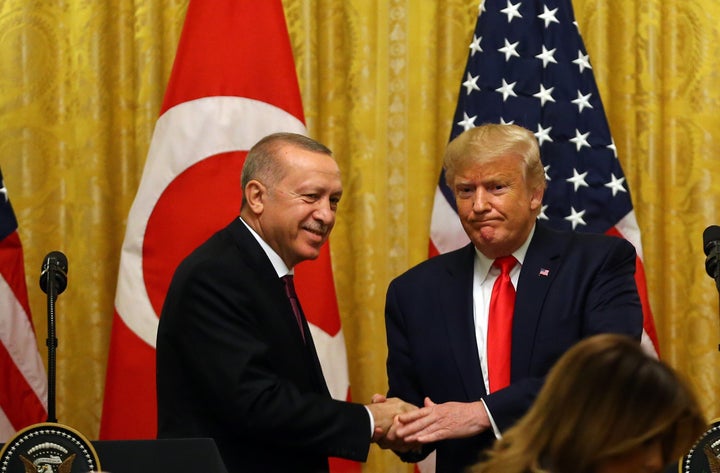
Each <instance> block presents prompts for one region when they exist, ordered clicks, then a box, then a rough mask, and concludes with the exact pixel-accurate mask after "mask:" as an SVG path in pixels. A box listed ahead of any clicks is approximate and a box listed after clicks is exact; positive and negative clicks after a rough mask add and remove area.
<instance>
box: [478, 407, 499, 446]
mask: <svg viewBox="0 0 720 473" xmlns="http://www.w3.org/2000/svg"><path fill="white" fill-rule="evenodd" d="M480 400H481V401H482V403H483V406H485V412H487V415H488V419H490V425H491V426H492V429H493V433H494V434H495V438H498V439H499V438H502V433H501V432H500V429H498V426H497V424H496V423H495V419H493V416H492V412H490V409H488V406H487V404H485V399H480Z"/></svg>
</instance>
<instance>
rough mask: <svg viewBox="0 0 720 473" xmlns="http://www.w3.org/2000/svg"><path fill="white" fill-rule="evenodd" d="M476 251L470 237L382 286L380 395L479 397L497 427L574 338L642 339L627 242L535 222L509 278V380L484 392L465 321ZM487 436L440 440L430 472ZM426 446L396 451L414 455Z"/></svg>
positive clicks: (417, 400) (455, 465) (472, 453)
mask: <svg viewBox="0 0 720 473" xmlns="http://www.w3.org/2000/svg"><path fill="white" fill-rule="evenodd" d="M474 257H475V249H474V247H473V245H472V244H470V245H468V246H465V247H464V248H461V249H459V250H456V251H453V252H450V253H446V254H443V255H440V256H437V257H435V258H431V259H430V260H428V261H425V262H423V263H421V264H419V265H417V266H415V267H414V268H412V269H410V270H409V271H407V272H406V273H405V274H403V275H401V276H399V277H398V278H396V279H395V280H394V281H392V282H391V283H390V286H389V288H388V293H387V301H386V308H385V319H386V329H387V341H388V359H387V373H388V382H389V392H388V396H398V397H400V398H402V399H404V400H406V401H408V402H411V403H414V404H417V405H422V403H423V398H424V397H425V396H429V397H430V398H431V399H432V400H433V401H434V402H436V403H442V402H447V401H461V402H470V401H477V400H480V399H484V401H485V403H486V405H487V406H488V409H489V410H490V412H491V414H492V416H493V418H494V420H495V422H496V423H497V425H498V428H499V429H500V430H501V431H502V430H505V429H507V428H508V427H509V426H511V425H512V424H513V423H514V422H515V421H516V420H517V419H518V418H520V417H521V416H522V415H523V414H524V413H525V411H527V409H528V408H529V406H530V404H531V403H532V402H533V400H534V399H535V396H536V395H537V392H538V391H539V389H540V387H541V386H542V384H543V381H544V377H545V375H546V374H547V372H548V370H549V369H550V367H551V366H552V365H553V364H554V363H555V361H556V360H557V359H558V357H560V355H562V354H563V353H564V352H565V351H566V350H567V349H568V348H569V347H570V346H571V345H573V344H574V343H575V342H577V341H578V340H580V339H582V338H584V337H587V336H590V335H593V334H597V333H601V332H617V333H624V334H628V335H631V336H633V337H635V338H637V339H638V340H639V339H640V337H641V334H642V308H641V305H640V300H639V297H638V293H637V287H636V285H635V280H634V273H635V250H634V248H633V246H632V245H631V244H630V243H628V242H627V241H626V240H623V239H620V238H615V237H609V236H604V235H589V234H579V233H570V232H556V231H553V230H550V229H548V228H547V227H544V226H542V225H541V224H539V223H538V225H537V226H536V229H535V234H534V236H533V238H532V240H531V242H530V245H529V247H528V250H527V254H526V256H525V261H524V262H523V265H522V269H521V271H520V277H519V280H518V285H517V296H516V302H515V312H514V316H513V335H512V337H513V340H512V358H511V385H510V386H509V387H507V388H505V389H502V390H499V391H497V392H495V393H493V394H491V395H488V394H487V393H486V392H485V385H484V383H483V378H482V372H481V369H480V362H479V358H478V352H477V342H476V339H475V328H474V323H473V300H472V279H473V261H474ZM545 273H547V274H546V275H545ZM494 439H495V437H494V434H493V432H492V431H486V432H484V433H483V434H481V435H478V436H475V437H472V438H468V439H460V440H448V441H443V442H439V443H438V444H437V445H435V446H436V447H437V458H436V464H437V471H438V472H442V473H455V472H461V471H463V468H464V467H465V466H467V465H470V464H472V463H475V462H476V461H477V459H478V455H479V454H480V453H481V451H482V450H483V449H487V448H488V447H489V446H491V445H492V442H493V441H494ZM430 447H432V446H430ZM431 449H432V448H426V449H425V451H424V452H423V455H421V456H413V455H401V457H402V458H403V459H404V460H406V461H417V460H418V459H420V458H422V457H423V456H425V455H427V454H428V453H429V451H430V450H431Z"/></svg>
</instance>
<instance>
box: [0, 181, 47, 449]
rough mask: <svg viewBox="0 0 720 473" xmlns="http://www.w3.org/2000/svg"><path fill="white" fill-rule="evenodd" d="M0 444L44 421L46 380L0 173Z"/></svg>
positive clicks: (13, 220)
mask: <svg viewBox="0 0 720 473" xmlns="http://www.w3.org/2000/svg"><path fill="white" fill-rule="evenodd" d="M0 373H2V374H0V443H2V442H6V441H7V440H8V439H9V438H10V437H12V435H13V434H14V433H15V432H17V431H18V430H20V429H22V428H24V427H27V426H29V425H31V424H36V423H38V422H44V421H45V420H46V419H47V378H46V377H45V367H44V366H43V363H42V360H41V358H40V352H39V351H38V346H37V341H36V339H35V329H34V328H33V323H32V318H31V317H30V306H29V304H28V294H27V286H26V284H25V268H24V262H23V251H22V245H21V244H20V237H19V236H18V232H17V219H16V218H15V213H14V212H13V209H12V206H11V205H10V199H9V197H8V192H7V188H6V187H5V184H4V182H3V177H2V171H0Z"/></svg>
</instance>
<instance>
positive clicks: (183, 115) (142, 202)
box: [100, 0, 359, 471]
mask: <svg viewBox="0 0 720 473" xmlns="http://www.w3.org/2000/svg"><path fill="white" fill-rule="evenodd" d="M279 131H288V132H295V133H302V134H306V133H307V132H306V129H305V125H304V115H303V109H302V102H301V98H300V91H299V87H298V82H297V76H296V70H295V64H294V60H293V56H292V50H291V47H290V39H289V35H288V31H287V27H286V24H285V17H284V12H283V8H282V3H281V1H280V0H272V1H268V0H265V1H262V2H257V1H252V0H223V1H214V2H207V1H198V0H193V1H191V2H190V4H189V6H188V10H187V13H186V18H185V24H184V26H183V31H182V35H181V38H180V42H179V45H178V49H177V54H176V57H175V62H174V65H173V70H172V73H171V76H170V80H169V83H168V86H167V90H166V92H165V98H164V101H163V105H162V109H161V111H160V117H159V118H158V121H157V123H156V126H155V131H154V134H153V138H152V142H151V144H150V150H149V152H148V156H147V161H146V164H145V169H144V171H143V176H142V179H141V182H140V186H139V189H138V192H137V195H136V197H135V200H134V202H133V205H132V207H131V209H130V214H129V216H128V223H127V229H126V233H125V240H124V242H123V247H122V253H121V256H120V270H119V275H118V285H117V292H116V297H115V316H114V319H113V329H112V337H111V345H110V355H109V358H108V368H107V379H106V387H105V399H104V406H103V416H102V422H101V428H100V438H102V439H132V438H154V437H155V436H156V433H157V406H156V399H155V337H156V333H157V325H158V316H159V314H160V311H161V307H162V304H163V301H164V299H165V294H166V292H167V288H168V286H169V284H170V279H171V277H172V274H173V272H174V270H175V268H176V267H177V265H178V264H179V263H180V261H181V260H182V259H183V258H184V257H185V256H186V255H187V254H188V253H190V251H192V250H193V249H194V248H196V247H197V246H199V245H200V244H201V243H202V242H203V241H205V240H206V239H207V238H209V237H210V235H212V234H213V233H215V232H216V231H217V230H218V229H220V228H222V227H224V226H225V225H226V224H227V223H228V222H229V221H230V220H232V219H233V218H237V217H238V215H239V210H240V201H241V196H242V195H241V189H240V174H241V169H242V165H243V162H244V160H245V156H246V154H247V151H248V150H249V149H250V147H252V145H254V144H255V143H256V142H257V141H258V140H260V139H261V138H262V137H264V136H266V135H268V134H270V133H275V132H279ZM295 272H296V281H297V289H298V293H299V296H300V299H301V300H302V304H303V309H304V311H305V312H306V315H307V318H308V321H309V323H310V324H311V327H310V328H311V330H312V334H313V337H314V340H315V343H316V345H317V348H318V354H319V356H320V360H321V363H322V365H323V371H324V373H325V376H326V378H327V381H328V387H329V388H330V392H331V394H332V395H333V397H335V398H338V399H343V400H344V399H347V398H348V396H349V379H348V374H347V358H346V353H345V343H344V338H343V334H342V330H341V327H340V317H339V312H338V307H337V301H336V297H335V287H334V283H333V277H332V268H331V264H330V253H329V248H328V245H325V247H324V248H323V250H322V252H321V255H320V257H319V258H318V259H317V260H315V261H308V262H305V263H303V264H301V265H299V266H298V267H297V268H296V271H295ZM340 463H341V464H343V465H345V462H340ZM333 464H335V463H333ZM351 467H352V468H353V469H354V468H355V464H354V463H353V464H351ZM335 471H338V470H337V469H336V470H335ZM342 471H350V470H342ZM354 471H359V469H355V470H354Z"/></svg>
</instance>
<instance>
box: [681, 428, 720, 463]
mask: <svg viewBox="0 0 720 473" xmlns="http://www.w3.org/2000/svg"><path fill="white" fill-rule="evenodd" d="M678 472H679V473H720V419H715V420H713V421H712V423H711V424H710V428H708V429H707V430H706V431H705V433H704V434H702V436H701V437H700V439H698V441H697V442H696V443H695V445H693V446H692V448H691V449H690V451H689V452H688V453H687V455H685V456H684V457H682V458H681V459H680V464H679V465H678Z"/></svg>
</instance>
